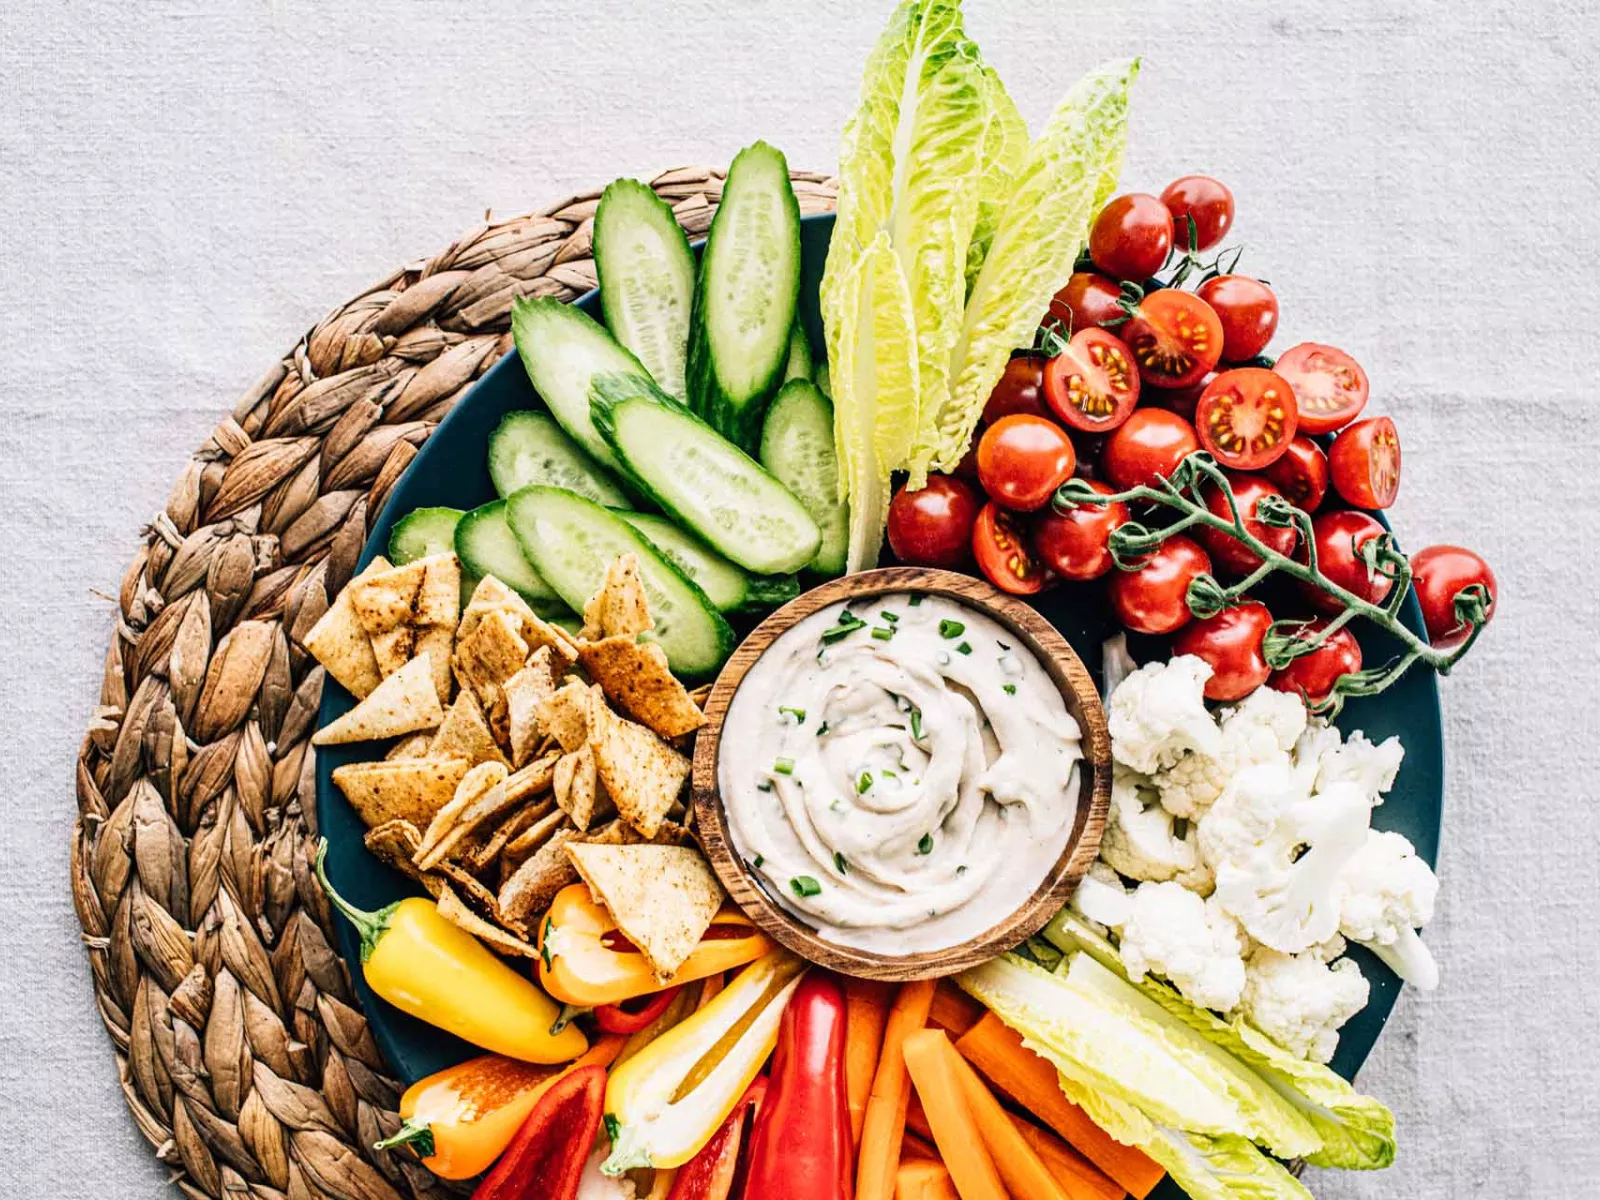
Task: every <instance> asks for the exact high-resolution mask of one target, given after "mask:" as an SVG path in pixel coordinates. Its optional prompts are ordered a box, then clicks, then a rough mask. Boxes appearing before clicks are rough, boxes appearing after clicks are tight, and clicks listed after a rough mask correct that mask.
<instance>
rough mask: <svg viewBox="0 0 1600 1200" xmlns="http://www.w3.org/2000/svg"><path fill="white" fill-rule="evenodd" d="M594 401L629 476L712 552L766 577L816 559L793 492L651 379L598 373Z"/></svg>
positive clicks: (812, 526) (814, 537) (810, 528)
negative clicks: (706, 544) (708, 546)
mask: <svg viewBox="0 0 1600 1200" xmlns="http://www.w3.org/2000/svg"><path fill="white" fill-rule="evenodd" d="M592 401H593V409H594V423H595V427H596V428H597V429H599V431H600V433H601V434H602V436H604V437H605V439H606V441H607V443H608V444H610V446H611V447H612V449H613V450H615V451H616V457H617V459H618V461H619V462H621V463H622V468H623V471H624V473H625V474H626V475H627V477H628V479H629V480H630V481H632V482H633V483H634V485H635V486H637V487H638V488H639V490H640V491H642V492H644V493H645V495H646V496H647V497H648V498H649V499H651V500H653V501H654V502H655V503H656V505H657V506H658V507H659V508H660V509H661V510H662V511H663V512H665V513H668V514H669V515H671V516H672V517H674V518H676V519H677V520H678V521H679V522H680V523H682V524H683V525H685V526H687V527H688V528H689V529H690V530H692V531H693V532H694V533H696V534H698V535H699V536H700V537H701V538H703V539H705V541H706V542H707V543H708V544H709V545H710V546H711V548H712V549H713V550H715V551H717V552H718V553H719V554H721V555H723V556H724V557H725V558H729V559H732V560H733V561H734V562H735V563H737V564H738V565H739V566H741V567H744V568H745V569H746V570H748V571H755V572H757V573H759V574H762V575H782V574H785V573H786V572H789V571H798V570H799V569H800V568H801V567H803V566H805V565H806V564H807V563H809V562H810V561H811V560H812V558H813V557H815V555H816V553H817V548H818V546H819V545H821V542H822V533H821V531H819V530H818V529H817V523H816V522H815V521H813V520H812V519H811V515H810V514H809V513H807V512H806V510H805V506H804V505H802V504H801V503H800V501H799V500H798V499H796V498H795V495H794V493H793V492H791V491H790V490H789V489H788V488H786V487H784V486H783V484H781V483H779V482H778V481H777V480H776V479H774V478H773V477H772V475H770V474H769V473H768V472H767V471H766V470H765V469H764V468H763V467H762V466H761V464H760V463H758V462H756V460H755V459H753V458H751V457H750V456H749V455H748V454H746V453H745V452H744V451H743V450H741V449H739V448H738V447H737V446H735V445H734V444H733V443H732V442H730V441H728V440H727V439H726V438H724V437H722V436H721V435H719V434H718V433H717V431H716V430H714V429H712V428H711V427H710V426H709V425H707V424H706V423H705V422H704V421H702V420H700V418H699V417H697V416H695V415H694V414H693V413H692V412H690V411H689V410H688V409H687V408H685V407H683V405H681V404H679V403H678V402H677V401H676V400H674V399H673V398H672V397H671V396H668V395H667V394H666V393H665V392H663V391H662V390H661V389H660V388H658V387H656V386H655V384H653V383H651V382H650V381H649V380H648V379H645V378H643V377H641V376H638V375H598V376H596V377H595V380H594V390H593V395H592Z"/></svg>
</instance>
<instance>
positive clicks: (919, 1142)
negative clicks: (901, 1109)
mask: <svg viewBox="0 0 1600 1200" xmlns="http://www.w3.org/2000/svg"><path fill="white" fill-rule="evenodd" d="M913 1103H915V1101H913ZM910 1123H911V1122H910V1119H909V1118H907V1121H906V1124H907V1126H908V1128H907V1129H906V1135H905V1137H903V1138H902V1139H901V1140H900V1161H901V1163H907V1162H912V1161H914V1160H916V1159H919V1158H925V1159H931V1160H932V1161H933V1162H938V1161H939V1152H938V1151H937V1150H935V1149H934V1148H933V1143H932V1142H931V1141H929V1140H928V1139H926V1138H921V1137H918V1136H917V1135H916V1134H914V1133H912V1132H911V1130H910V1128H909V1126H910Z"/></svg>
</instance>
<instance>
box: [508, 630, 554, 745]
mask: <svg viewBox="0 0 1600 1200" xmlns="http://www.w3.org/2000/svg"><path fill="white" fill-rule="evenodd" d="M504 691H505V697H506V722H507V726H508V730H507V734H508V738H509V741H510V745H511V761H512V762H513V763H515V764H516V765H517V766H521V765H522V764H523V763H525V762H527V761H528V760H529V759H530V758H532V757H533V752H534V750H535V748H536V747H537V746H538V745H539V739H540V738H541V737H542V736H543V731H542V730H541V728H540V726H539V717H538V712H539V706H540V705H541V704H543V703H544V702H545V701H546V700H548V699H550V697H551V696H554V695H555V694H556V669H555V661H554V651H552V650H551V649H550V647H549V646H540V647H539V648H538V649H537V650H535V651H534V652H533V653H532V654H530V655H529V656H528V665H527V666H525V667H523V668H522V670H520V671H518V672H517V673H516V674H515V675H513V676H512V677H511V678H510V679H508V680H506V682H505V688H504Z"/></svg>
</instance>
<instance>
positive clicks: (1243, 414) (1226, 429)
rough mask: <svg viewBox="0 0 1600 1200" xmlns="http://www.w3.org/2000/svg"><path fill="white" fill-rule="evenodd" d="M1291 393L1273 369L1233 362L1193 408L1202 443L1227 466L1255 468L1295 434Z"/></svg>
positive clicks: (1269, 459) (1274, 459) (1270, 459)
mask: <svg viewBox="0 0 1600 1200" xmlns="http://www.w3.org/2000/svg"><path fill="white" fill-rule="evenodd" d="M1296 420H1297V418H1296V415H1295V407H1294V392H1293V391H1292V390H1291V389H1290V387H1289V385H1288V384H1287V383H1285V382H1284V381H1283V380H1282V379H1280V378H1279V377H1278V376H1277V375H1276V374H1274V373H1273V372H1271V371H1268V370H1264V369H1263V368H1261V367H1235V368H1234V369H1233V370H1231V371H1224V372H1222V374H1220V375H1218V376H1217V377H1216V378H1215V379H1213V380H1212V381H1211V382H1210V384H1208V385H1207V387H1206V390H1205V391H1204V392H1202V393H1201V395H1200V403H1199V405H1197V406H1196V408H1195V410H1194V428H1195V432H1196V433H1197V434H1198V435H1199V437H1200V444H1201V445H1202V446H1204V447H1205V448H1206V449H1207V450H1209V451H1211V454H1212V456H1213V457H1215V458H1216V460H1217V461H1218V462H1219V463H1221V464H1222V465H1223V466H1225V467H1233V468H1234V469H1235V470H1239V471H1259V470H1260V469H1261V468H1262V467H1265V466H1268V465H1270V464H1271V463H1274V462H1277V461H1278V459H1280V458H1282V457H1283V454H1284V451H1286V450H1287V449H1288V448H1289V442H1290V439H1292V438H1293V437H1294V431H1295V422H1296Z"/></svg>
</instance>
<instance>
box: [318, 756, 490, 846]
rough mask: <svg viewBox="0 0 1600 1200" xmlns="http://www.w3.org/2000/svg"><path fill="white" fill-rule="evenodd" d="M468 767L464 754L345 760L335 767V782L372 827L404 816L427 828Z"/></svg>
mask: <svg viewBox="0 0 1600 1200" xmlns="http://www.w3.org/2000/svg"><path fill="white" fill-rule="evenodd" d="M467 767H468V763H467V760H466V759H464V758H442V759H440V758H422V759H397V760H395V761H394V762H364V763H346V764H345V765H344V766H342V767H335V768H334V770H333V782H334V783H335V784H336V785H337V786H338V788H339V790H340V791H342V792H343V793H344V795H345V799H347V800H349V801H350V806H351V807H352V808H354V809H355V810H356V815H357V816H359V817H360V818H361V820H362V822H363V823H364V824H366V825H367V826H368V827H369V828H376V827H378V826H380V825H385V824H387V823H389V822H390V821H394V820H402V821H409V822H410V823H411V824H412V825H415V826H416V827H417V828H418V829H426V828H427V827H428V825H429V824H430V823H431V822H432V820H433V818H434V816H435V814H437V813H438V811H439V810H440V809H441V808H443V807H444V806H445V805H446V804H448V803H450V800H451V799H452V798H453V797H454V796H455V792H456V785H457V784H459V783H460V782H461V780H462V777H463V776H465V775H466V773H467Z"/></svg>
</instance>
